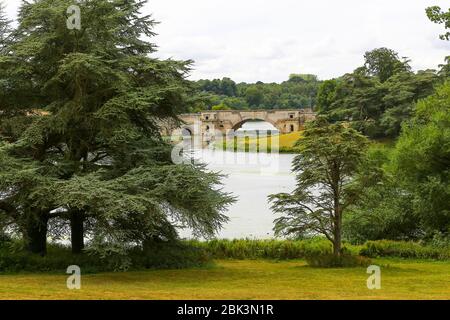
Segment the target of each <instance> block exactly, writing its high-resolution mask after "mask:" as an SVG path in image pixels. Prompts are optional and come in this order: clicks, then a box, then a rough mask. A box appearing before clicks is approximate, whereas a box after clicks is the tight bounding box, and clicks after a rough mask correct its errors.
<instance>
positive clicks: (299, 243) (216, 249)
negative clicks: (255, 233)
mask: <svg viewBox="0 0 450 320" xmlns="http://www.w3.org/2000/svg"><path fill="white" fill-rule="evenodd" d="M189 244H191V245H192V246H194V247H197V248H202V249H205V250H206V251H207V252H208V253H209V254H210V255H211V256H212V257H213V258H216V259H280V260H285V259H301V258H305V257H306V256H307V255H308V254H313V253H316V254H320V253H331V250H332V247H331V243H330V242H329V241H328V240H325V239H322V238H313V239H307V240H295V241H293V240H250V239H241V240H212V241H207V242H200V241H195V240H192V241H189Z"/></svg>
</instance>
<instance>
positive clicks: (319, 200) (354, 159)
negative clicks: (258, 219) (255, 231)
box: [269, 118, 368, 255]
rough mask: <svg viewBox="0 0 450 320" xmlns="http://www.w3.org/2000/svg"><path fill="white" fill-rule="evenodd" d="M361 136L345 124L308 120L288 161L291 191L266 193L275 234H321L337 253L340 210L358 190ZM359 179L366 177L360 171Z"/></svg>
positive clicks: (362, 147) (363, 143)
mask: <svg viewBox="0 0 450 320" xmlns="http://www.w3.org/2000/svg"><path fill="white" fill-rule="evenodd" d="M367 144H368V141H367V139H366V138H365V137H364V136H362V135H361V134H359V133H358V132H356V131H355V130H354V129H352V128H348V126H346V125H345V124H329V123H328V122H326V120H324V119H322V118H319V119H318V120H317V121H315V122H312V123H310V124H308V126H307V127H306V130H305V131H304V133H303V138H302V139H300V140H299V141H298V142H297V144H296V148H297V151H298V153H299V154H298V155H297V156H296V157H295V159H294V161H293V171H294V172H295V173H296V174H297V187H296V189H295V190H294V192H292V193H291V194H287V193H280V194H274V195H270V196H269V201H271V202H272V203H273V204H272V210H273V211H274V212H275V213H278V214H281V215H282V216H281V217H280V218H277V219H276V220H275V227H274V230H275V233H276V235H283V236H292V235H294V236H296V237H301V236H305V235H310V234H321V235H324V236H325V237H326V238H327V239H328V240H330V241H331V242H332V243H333V247H334V253H335V254H336V255H337V254H339V253H340V247H341V232H342V216H343V215H344V213H346V212H347V209H348V207H349V206H350V205H352V204H353V203H354V202H355V201H356V200H357V199H358V197H359V195H360V194H361V193H362V191H361V188H355V187H354V180H355V179H356V177H357V173H358V167H359V165H360V163H361V161H362V158H363V155H364V152H365V149H366V147H367ZM361 177H362V179H361V181H363V180H364V181H366V180H367V179H366V177H364V176H361Z"/></svg>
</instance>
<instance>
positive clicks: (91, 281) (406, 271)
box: [0, 258, 450, 299]
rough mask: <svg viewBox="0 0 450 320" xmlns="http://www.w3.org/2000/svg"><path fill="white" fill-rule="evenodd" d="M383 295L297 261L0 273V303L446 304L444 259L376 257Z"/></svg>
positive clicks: (342, 273)
mask: <svg viewBox="0 0 450 320" xmlns="http://www.w3.org/2000/svg"><path fill="white" fill-rule="evenodd" d="M373 263H374V264H377V265H380V266H381V277H382V278H381V279H382V280H381V286H382V288H381V290H369V289H367V286H366V280H367V277H368V276H369V275H368V274H367V273H366V269H365V268H349V269H345V268H335V269H334V268H331V269H317V268H311V267H308V266H307V265H306V263H305V262H304V261H303V260H291V261H278V262H273V261H266V260H219V261H217V266H216V267H214V268H205V269H199V268H196V269H185V270H153V271H144V272H126V273H103V274H96V275H94V274H89V275H83V276H82V288H81V290H68V289H67V288H66V277H67V275H64V274H61V275H46V274H38V275H33V274H28V275H23V274H22V275H0V299H450V261H440V262H434V261H429V260H426V261H425V260H422V261H421V260H402V259H385V258H383V259H375V260H374V261H373Z"/></svg>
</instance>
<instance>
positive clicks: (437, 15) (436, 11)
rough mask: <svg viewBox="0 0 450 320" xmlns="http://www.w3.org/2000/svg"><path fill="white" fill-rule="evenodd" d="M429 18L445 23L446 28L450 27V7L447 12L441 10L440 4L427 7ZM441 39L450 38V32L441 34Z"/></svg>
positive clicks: (435, 21)
mask: <svg viewBox="0 0 450 320" xmlns="http://www.w3.org/2000/svg"><path fill="white" fill-rule="evenodd" d="M426 12H427V16H428V18H429V19H430V20H431V21H433V22H434V23H438V24H443V25H444V28H445V29H446V30H447V29H450V9H448V10H447V12H445V11H443V10H441V8H440V7H438V6H433V7H429V8H427V9H426ZM439 38H441V40H450V32H446V33H444V34H442V35H440V36H439Z"/></svg>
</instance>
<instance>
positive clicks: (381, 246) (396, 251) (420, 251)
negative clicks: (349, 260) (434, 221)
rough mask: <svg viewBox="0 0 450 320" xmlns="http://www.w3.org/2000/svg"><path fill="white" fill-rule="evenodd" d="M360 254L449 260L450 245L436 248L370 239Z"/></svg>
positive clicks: (373, 256) (411, 243) (376, 256)
mask: <svg viewBox="0 0 450 320" xmlns="http://www.w3.org/2000/svg"><path fill="white" fill-rule="evenodd" d="M360 254H361V255H363V256H367V257H371V258H378V257H399V258H411V259H437V260H447V259H450V246H447V247H443V248H436V247H431V246H424V245H420V244H418V243H415V242H401V241H389V240H380V241H368V242H367V243H366V244H365V245H364V247H363V248H362V249H361V251H360Z"/></svg>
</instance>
